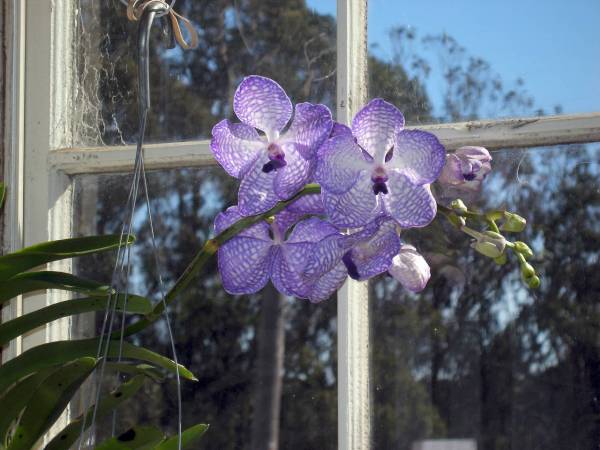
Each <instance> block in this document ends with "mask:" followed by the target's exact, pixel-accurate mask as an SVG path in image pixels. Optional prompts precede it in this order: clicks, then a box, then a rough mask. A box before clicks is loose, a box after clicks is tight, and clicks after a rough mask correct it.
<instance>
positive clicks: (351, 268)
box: [342, 250, 360, 280]
mask: <svg viewBox="0 0 600 450" xmlns="http://www.w3.org/2000/svg"><path fill="white" fill-rule="evenodd" d="M342 262H343V263H344V265H345V266H346V269H347V270H348V275H349V276H350V278H353V279H355V280H358V279H359V278H360V275H359V274H358V267H356V264H355V263H354V261H352V250H350V251H349V252H346V253H345V254H344V256H342Z"/></svg>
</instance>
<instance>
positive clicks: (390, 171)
mask: <svg viewBox="0 0 600 450" xmlns="http://www.w3.org/2000/svg"><path fill="white" fill-rule="evenodd" d="M445 155H446V153H445V150H444V147H443V146H442V144H440V142H439V141H438V139H437V138H436V137H435V136H434V135H433V134H431V133H427V132H425V131H419V130H404V117H403V116H402V113H401V112H400V111H399V110H398V109H397V108H396V107H395V106H394V105H392V104H390V103H388V102H386V101H384V100H382V99H374V100H372V101H371V102H369V103H368V104H367V105H366V106H365V107H364V108H363V109H361V110H360V111H359V112H358V113H357V114H356V116H355V117H354V120H353V121H352V128H351V129H349V128H347V127H346V128H345V131H338V132H337V133H336V134H335V135H334V136H332V137H331V138H330V139H328V140H327V141H325V143H324V144H323V145H322V146H321V148H320V149H319V150H318V153H317V159H318V163H317V169H316V172H315V179H316V181H317V182H318V183H319V184H320V185H321V188H322V191H323V203H324V205H325V211H326V213H327V215H328V217H329V219H330V220H331V222H332V223H334V224H335V225H337V226H340V227H360V226H363V225H366V224H367V223H369V222H371V221H372V220H374V219H375V217H377V216H378V215H381V214H383V215H387V216H390V217H392V218H393V219H394V220H396V222H398V224H399V225H401V226H402V227H404V228H410V227H423V226H425V225H427V224H429V223H430V222H431V221H432V220H433V218H434V217H435V214H436V202H435V199H434V198H433V196H432V194H431V189H430V183H432V182H433V181H435V180H436V179H437V177H438V176H439V174H440V172H441V170H442V168H443V166H444V161H445Z"/></svg>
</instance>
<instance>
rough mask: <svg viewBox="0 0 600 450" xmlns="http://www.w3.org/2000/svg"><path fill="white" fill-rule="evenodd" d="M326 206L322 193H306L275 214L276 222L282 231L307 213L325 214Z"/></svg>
mask: <svg viewBox="0 0 600 450" xmlns="http://www.w3.org/2000/svg"><path fill="white" fill-rule="evenodd" d="M323 214H325V208H324V206H323V200H322V199H321V195H320V194H311V195H304V196H302V197H300V198H299V199H297V200H295V201H294V202H292V203H291V204H290V205H288V206H287V208H285V209H284V210H283V211H281V212H280V213H278V214H277V215H276V216H275V223H276V224H277V226H278V227H279V229H280V230H281V231H282V232H285V231H286V230H287V229H288V228H289V227H291V226H292V225H294V224H296V222H298V221H299V220H300V219H302V218H303V217H304V216H307V215H323Z"/></svg>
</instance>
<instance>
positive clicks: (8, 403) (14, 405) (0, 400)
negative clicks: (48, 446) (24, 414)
mask: <svg viewBox="0 0 600 450" xmlns="http://www.w3.org/2000/svg"><path fill="white" fill-rule="evenodd" d="M55 370H56V367H48V368H46V369H44V370H41V371H39V372H37V373H34V374H33V375H30V376H28V377H27V378H24V379H22V380H21V381H19V382H18V383H17V384H15V385H14V386H13V387H12V388H11V389H10V390H9V391H8V392H6V394H5V395H4V396H2V397H0V404H1V405H2V414H0V443H5V442H6V433H7V432H8V430H9V428H10V426H11V424H12V423H13V422H14V421H15V420H17V418H18V417H19V415H20V414H21V411H23V409H25V406H27V403H29V400H30V399H31V397H32V396H33V393H34V392H35V390H36V389H37V387H38V386H39V385H40V384H41V383H42V381H44V380H45V379H46V378H47V377H48V375H50V373H52V372H53V371H55ZM1 446H2V445H1V444H0V447H1Z"/></svg>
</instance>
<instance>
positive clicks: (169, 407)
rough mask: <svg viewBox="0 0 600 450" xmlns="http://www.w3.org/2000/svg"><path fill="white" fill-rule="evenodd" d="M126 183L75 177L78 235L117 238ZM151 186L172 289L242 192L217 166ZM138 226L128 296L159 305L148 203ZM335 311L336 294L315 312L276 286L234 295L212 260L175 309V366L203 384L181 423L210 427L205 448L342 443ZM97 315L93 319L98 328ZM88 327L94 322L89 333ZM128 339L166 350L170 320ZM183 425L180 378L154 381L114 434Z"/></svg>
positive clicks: (92, 273) (171, 175)
mask: <svg viewBox="0 0 600 450" xmlns="http://www.w3.org/2000/svg"><path fill="white" fill-rule="evenodd" d="M130 181H131V175H126V174H115V175H81V176H77V177H75V179H74V186H75V207H76V211H77V217H76V224H77V226H76V235H91V234H106V233H114V232H117V231H118V230H119V229H120V223H121V221H122V220H123V214H124V212H123V206H122V205H124V204H125V201H126V197H127V193H128V188H129V183H130ZM148 181H149V186H150V187H149V190H150V193H151V198H152V202H151V204H152V210H153V219H154V227H155V231H156V236H157V242H158V246H159V248H160V260H161V262H162V267H163V270H162V276H163V278H164V280H165V284H166V287H167V289H168V288H169V286H171V285H172V284H173V283H174V281H175V280H176V278H177V277H178V276H179V275H180V274H181V273H182V272H183V270H184V268H185V267H186V266H187V264H188V263H189V262H190V261H191V260H192V258H193V257H194V255H195V253H196V252H197V251H198V250H199V249H200V248H201V246H202V245H203V243H204V241H205V239H206V238H207V236H209V235H210V233H211V232H212V223H213V220H214V217H215V216H216V214H217V213H218V212H219V211H221V210H222V209H224V208H225V207H226V206H227V205H231V204H233V203H234V199H235V196H236V195H237V186H236V181H235V180H233V179H232V178H229V177H223V172H222V169H220V168H217V167H215V168H206V169H178V170H162V171H155V172H149V173H148ZM134 228H135V234H136V236H137V242H136V244H135V247H134V252H133V254H134V256H133V261H132V268H133V270H132V274H131V278H130V290H131V292H134V293H138V294H141V295H146V296H149V297H150V298H152V299H153V300H154V301H158V299H159V297H158V294H159V287H158V285H157V281H156V280H157V279H158V277H157V273H156V271H155V267H154V264H153V259H152V253H151V241H150V236H149V228H148V221H147V220H146V216H145V209H144V208H143V206H142V205H140V207H138V209H137V212H136V214H135V224H134ZM113 258H114V255H108V254H103V255H100V256H97V257H96V259H95V260H93V259H92V258H87V259H85V261H83V260H82V261H83V263H82V264H81V265H79V266H78V267H77V268H76V270H77V272H78V273H79V274H80V275H82V276H87V277H89V278H93V279H98V280H104V281H107V282H108V281H109V280H110V275H111V271H112V267H113V264H114V260H113ZM336 305H337V302H336V299H335V296H334V297H333V298H331V299H330V300H329V301H326V302H324V303H321V304H319V305H313V304H311V303H309V302H307V301H304V300H296V299H290V298H282V297H280V296H279V295H278V294H277V293H276V292H275V291H274V289H273V288H267V289H265V290H263V291H262V292H261V293H259V294H256V295H246V296H231V295H228V294H227V293H226V292H225V291H224V290H223V288H222V286H221V280H220V277H219V275H218V273H217V265H216V260H213V261H211V262H210V264H209V265H208V267H206V268H205V270H204V271H203V273H202V274H201V275H200V276H198V277H197V278H196V279H195V280H194V281H193V283H192V284H191V285H190V286H189V287H188V288H187V289H186V290H185V292H184V293H183V294H182V295H181V296H180V298H179V299H178V300H177V301H176V303H174V304H173V307H172V308H171V323H172V327H173V332H174V335H175V342H176V347H177V351H178V356H179V361H180V362H181V363H182V364H184V365H185V366H186V367H188V368H189V369H190V370H191V371H192V372H193V373H194V374H195V375H196V377H197V378H198V380H199V381H198V382H196V383H192V382H186V381H183V382H182V383H183V417H184V426H191V425H192V424H195V423H198V422H206V423H209V424H210V426H211V428H210V431H209V432H208V433H207V435H206V438H205V439H204V440H203V441H202V446H201V448H203V449H214V450H227V449H260V448H262V449H264V448H267V446H266V445H265V444H264V443H265V441H266V440H269V439H271V440H274V441H275V442H279V448H285V449H298V450H304V449H307V448H315V449H317V448H318V449H325V450H327V449H329V450H334V449H336V448H337V391H336V387H337V377H336V364H337V346H336ZM100 320H101V317H100V316H98V317H97V320H96V325H97V327H98V326H100V323H101V322H100ZM92 322H93V320H92ZM88 323H89V322H88ZM115 326H117V325H115ZM81 328H83V329H84V330H85V329H86V324H85V323H84V324H82V325H80V326H79V329H81ZM92 330H93V326H92V327H89V326H88V327H87V333H88V334H90V333H91V332H92ZM77 331H79V330H77ZM131 342H134V343H136V344H140V345H144V346H146V347H148V348H150V349H152V350H154V351H156V352H159V353H161V354H164V355H167V356H170V355H171V353H170V346H169V342H168V340H167V334H166V328H165V323H164V321H160V322H158V323H157V324H156V325H155V326H154V327H152V328H150V329H149V330H146V331H145V332H143V333H141V334H139V335H136V336H135V337H133V339H132V340H131ZM176 418H177V409H176V391H175V383H174V381H173V380H171V381H169V382H166V383H163V384H154V383H147V384H146V385H145V387H144V390H143V392H142V393H141V394H140V395H139V396H138V397H136V398H135V399H133V400H131V401H129V402H128V403H127V404H126V406H124V407H123V408H122V409H121V410H120V412H119V414H118V426H117V430H116V431H117V433H119V432H122V431H124V430H126V429H127V428H128V427H129V426H131V425H133V424H154V425H158V426H160V428H162V429H165V430H167V431H168V432H170V433H173V432H175V429H176V428H175V427H176ZM98 429H99V430H100V434H101V435H103V434H105V433H106V432H107V430H110V418H109V419H107V421H105V422H101V423H100V426H99V427H98Z"/></svg>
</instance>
